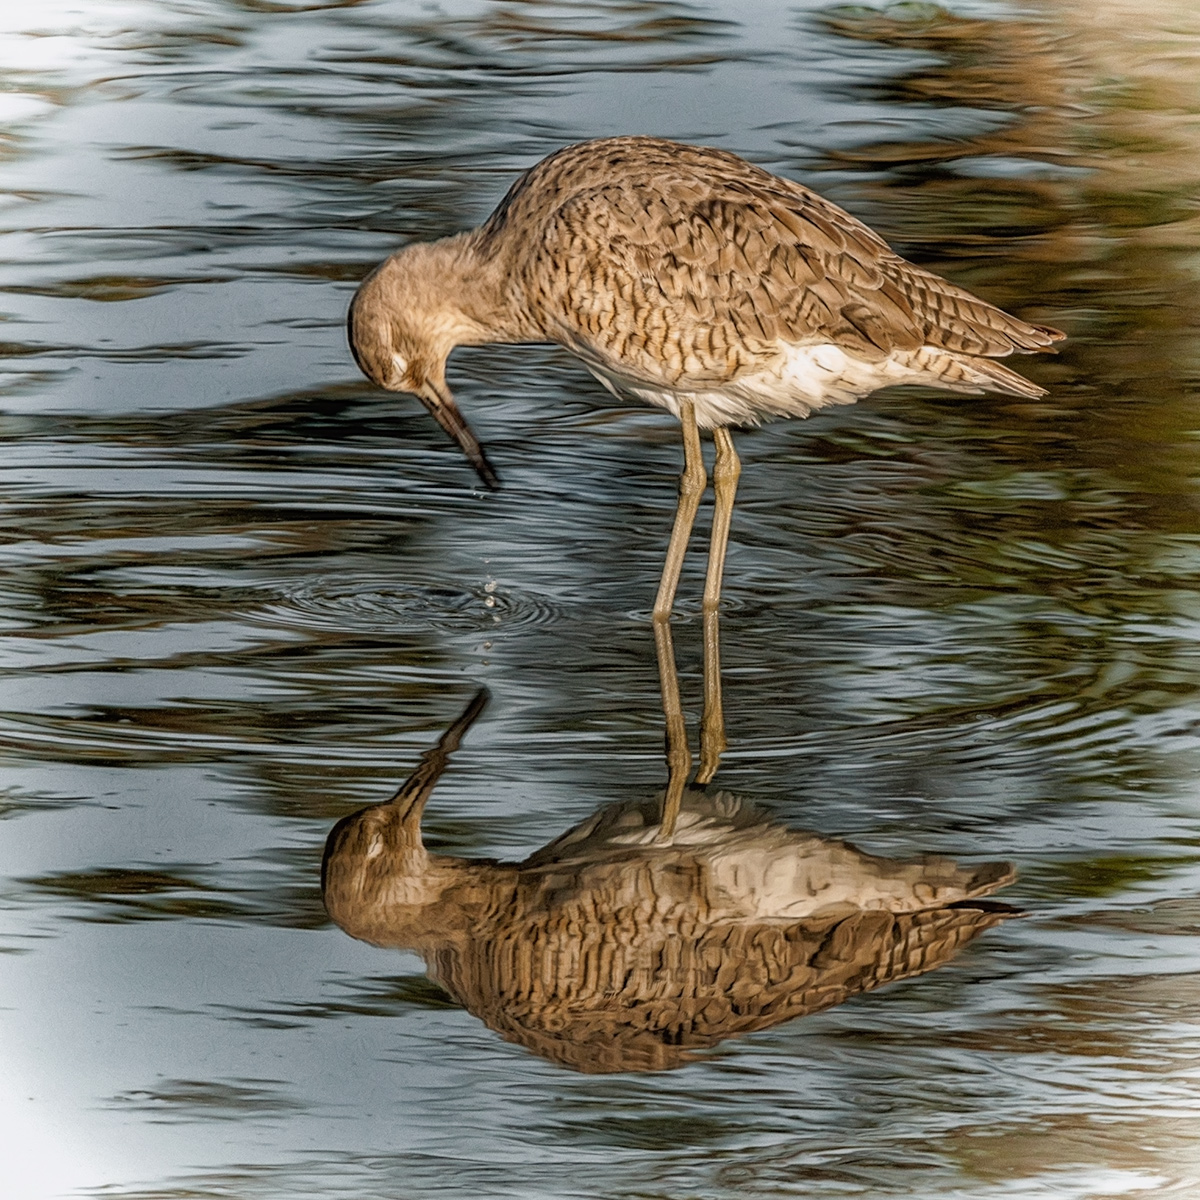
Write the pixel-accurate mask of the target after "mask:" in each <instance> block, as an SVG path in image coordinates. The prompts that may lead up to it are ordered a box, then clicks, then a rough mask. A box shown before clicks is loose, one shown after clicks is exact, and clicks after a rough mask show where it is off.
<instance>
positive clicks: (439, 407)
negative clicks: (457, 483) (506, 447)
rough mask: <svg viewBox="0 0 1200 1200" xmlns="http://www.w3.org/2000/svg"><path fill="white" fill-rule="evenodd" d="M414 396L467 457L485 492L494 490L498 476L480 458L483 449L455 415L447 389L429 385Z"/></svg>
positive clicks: (462, 417) (490, 466)
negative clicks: (482, 483)
mask: <svg viewBox="0 0 1200 1200" xmlns="http://www.w3.org/2000/svg"><path fill="white" fill-rule="evenodd" d="M417 395H418V396H419V397H420V399H421V403H422V404H424V405H425V407H426V408H427V409H429V412H430V415H431V416H432V417H433V419H434V420H435V421H436V422H437V423H438V424H439V425H440V426H441V427H442V428H443V429H444V430H445V431H446V432H447V433H448V434H449V435H450V436H451V437H452V438H453V439H454V440H455V441H456V442H457V443H458V444H459V446H461V447H462V452H463V453H464V454H465V455H466V456H467V459H468V461H469V462H470V464H471V466H473V467H474V468H475V472H476V474H477V475H478V476H479V478H480V479H482V480H483V482H484V483H485V484H486V485H487V486H488V487H489V488H492V489H495V488H498V487H499V486H500V476H499V475H497V474H496V472H495V471H494V470H493V469H492V464H491V463H490V462H488V460H487V455H486V454H484V452H483V447H482V446H481V445H480V444H479V439H478V438H477V437H476V436H475V434H474V432H473V431H472V429H471V427H470V425H468V424H467V419H466V417H464V416H463V415H462V413H461V412H460V411H459V408H458V405H457V404H455V403H454V397H453V396H452V395H451V394H450V389H449V388H447V387H446V386H445V385H444V384H442V385H441V386H439V385H438V384H436V383H434V382H432V381H430V382H428V383H426V384H425V386H424V387H423V388H422V389H421V390H420V391H419V392H418V393H417Z"/></svg>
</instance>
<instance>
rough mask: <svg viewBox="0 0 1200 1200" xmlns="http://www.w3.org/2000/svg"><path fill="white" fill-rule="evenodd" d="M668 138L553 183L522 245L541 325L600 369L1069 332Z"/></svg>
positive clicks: (790, 190) (793, 187)
mask: <svg viewBox="0 0 1200 1200" xmlns="http://www.w3.org/2000/svg"><path fill="white" fill-rule="evenodd" d="M660 145H661V144H659V143H650V144H649V146H648V147H645V148H644V149H645V151H646V152H645V154H644V155H643V156H642V157H644V158H645V160H646V161H644V162H638V161H637V158H638V156H637V155H634V156H633V158H634V160H635V161H634V162H633V163H632V164H628V163H627V164H623V169H622V170H620V171H613V172H612V173H611V178H609V179H603V178H599V179H598V176H601V175H602V173H601V172H599V171H596V172H593V173H591V174H590V180H591V181H592V182H591V183H590V185H588V186H575V187H566V188H562V189H561V190H557V195H555V197H554V201H555V202H554V203H552V204H550V205H548V206H544V207H543V208H542V211H541V214H540V220H539V221H538V225H539V226H540V228H539V229H538V230H537V236H536V237H534V238H532V239H531V241H530V244H528V245H527V248H526V250H525V252H524V255H523V266H524V270H523V272H522V274H523V275H524V280H523V282H524V287H525V291H526V293H527V295H528V296H529V297H530V300H531V303H532V305H533V306H534V307H535V308H536V309H537V310H538V313H539V316H540V318H541V320H542V321H543V323H544V324H545V325H546V327H548V328H551V329H553V330H554V331H555V333H556V334H557V335H558V336H559V338H560V339H561V340H563V341H564V342H565V343H566V344H567V345H569V346H570V347H571V348H572V349H574V350H576V351H577V352H578V353H581V354H582V355H583V356H584V357H585V358H587V357H592V358H594V359H595V360H596V362H597V364H598V365H600V366H608V367H613V368H616V369H618V370H620V371H621V372H623V373H625V374H629V375H632V376H634V377H636V378H642V379H645V380H646V381H647V382H651V383H667V384H669V385H679V384H681V383H683V384H688V385H695V384H703V383H709V384H713V383H721V382H726V381H729V380H731V379H734V378H737V377H738V376H739V375H741V374H744V373H748V372H752V371H754V370H757V369H761V366H762V364H763V362H764V361H766V360H769V359H771V358H773V357H774V356H775V355H776V354H777V353H778V343H779V342H781V341H782V342H787V343H797V344H810V345H811V344H817V343H823V342H834V343H836V344H838V345H840V346H842V347H843V348H844V349H846V350H848V351H851V352H854V353H858V354H861V355H863V356H864V357H867V358H873V359H879V358H883V357H885V356H886V355H888V354H890V353H891V352H892V351H893V350H914V349H916V348H918V347H920V346H933V347H937V348H939V349H946V350H951V351H955V352H959V353H966V354H971V355H982V356H987V357H1002V356H1004V355H1007V354H1011V353H1012V352H1013V351H1033V350H1041V349H1045V348H1046V347H1048V346H1050V345H1051V344H1052V343H1053V342H1055V341H1058V340H1059V339H1060V338H1061V337H1062V335H1061V334H1059V333H1058V332H1057V331H1056V330H1051V329H1047V328H1044V327H1042V326H1038V325H1030V324H1027V323H1026V322H1024V321H1021V320H1019V319H1017V318H1016V317H1012V316H1010V315H1008V314H1007V313H1005V312H1003V311H1002V310H1000V309H998V308H996V307H995V306H994V305H991V304H988V303H987V302H986V301H984V300H980V299H979V298H978V297H976V296H973V295H971V293H970V292H967V291H966V290H964V289H963V288H959V287H956V286H955V285H954V284H952V283H949V282H948V281H946V280H944V279H941V278H939V277H938V276H937V275H934V274H932V273H931V272H929V271H925V270H922V269H921V268H920V267H917V266H914V265H913V264H912V263H909V262H906V261H905V260H904V259H902V258H901V257H900V256H899V255H897V254H896V253H895V252H894V251H893V250H891V248H890V247H889V246H888V245H887V243H886V242H884V241H883V239H882V238H880V237H879V236H878V235H877V234H875V233H873V232H872V231H871V230H870V229H868V228H867V227H866V226H865V225H863V224H862V222H860V221H858V220H856V219H855V218H854V217H852V216H850V214H849V213H846V212H844V211H843V210H842V209H840V208H838V207H837V206H836V205H835V204H832V203H831V202H829V201H828V200H825V199H824V198H823V197H821V196H819V195H817V194H816V193H815V192H812V191H810V190H809V189H808V188H805V187H803V186H802V185H800V184H798V183H794V182H792V181H790V180H786V179H781V178H778V177H776V176H773V175H770V174H769V173H768V172H766V171H763V170H762V169H760V168H758V167H754V166H752V165H751V164H749V163H746V162H744V161H743V160H741V159H739V158H737V157H735V156H734V155H731V154H726V153H724V152H722V151H716V150H704V149H701V148H697V147H684V146H671V147H670V148H669V152H668V153H661V154H657V155H656V154H654V153H651V147H652V148H654V149H657V148H658V147H659V146H660ZM635 148H636V147H635ZM538 183H539V181H538V180H537V178H536V177H535V176H534V175H531V176H530V177H529V178H528V183H527V186H529V187H532V188H533V189H534V190H539V189H538ZM549 190H551V191H554V190H555V189H549ZM510 195H511V194H510ZM516 199H518V200H520V199H524V197H516Z"/></svg>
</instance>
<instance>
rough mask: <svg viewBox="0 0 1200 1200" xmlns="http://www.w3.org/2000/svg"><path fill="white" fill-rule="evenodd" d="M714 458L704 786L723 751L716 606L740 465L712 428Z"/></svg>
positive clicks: (724, 433)
mask: <svg viewBox="0 0 1200 1200" xmlns="http://www.w3.org/2000/svg"><path fill="white" fill-rule="evenodd" d="M713 443H714V444H715V445H716V448H717V456H716V459H715V460H714V462H713V494H714V497H715V502H714V505H713V526H712V542H711V545H710V547H709V551H708V574H707V576H706V577H705V580H704V717H703V719H702V721H701V725H700V769H699V770H698V771H697V772H696V782H697V783H699V784H705V783H708V782H709V781H710V780H711V779H712V777H713V776H714V775H715V774H716V773H717V767H718V766H720V764H721V753H722V751H724V749H725V744H726V743H725V715H724V712H723V710H722V708H721V645H720V616H719V613H720V605H721V576H722V573H723V572H724V569H725V549H726V547H727V546H728V544H729V524H730V521H731V519H732V517H733V498H734V496H735V495H736V494H737V484H738V476H739V475H741V473H742V464H741V462H740V461H739V460H738V456H737V451H736V450H734V448H733V438H732V437H730V435H729V430H728V429H719V428H718V429H714V430H713Z"/></svg>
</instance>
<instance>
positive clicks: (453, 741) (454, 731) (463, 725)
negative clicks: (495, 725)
mask: <svg viewBox="0 0 1200 1200" xmlns="http://www.w3.org/2000/svg"><path fill="white" fill-rule="evenodd" d="M488 698H489V692H488V690H487V688H480V689H479V691H477V692H476V693H475V695H474V696H473V697H472V698H471V701H470V703H469V704H468V705H467V707H466V708H464V709H463V711H462V712H461V713H460V714H459V716H458V719H457V720H456V721H455V722H454V724H453V725H451V726H450V728H449V729H447V730H446V732H445V733H443V734H442V736H441V737H440V738H439V739H438V744H437V745H436V746H434V747H433V749H432V750H426V751H425V753H424V754H422V755H421V764H420V766H418V767H417V769H416V770H415V771H414V772H413V773H412V774H411V775H410V776H409V777H408V778H407V779H406V780H405V781H404V783H403V784H401V786H400V790H399V791H398V792H397V793H396V794H395V795H394V796H393V797H392V798H391V800H389V801H388V803H389V804H394V805H395V806H396V808H397V809H398V810H399V813H400V818H399V819H400V821H401V823H402V824H403V825H404V826H405V828H406V831H407V833H408V835H409V840H410V842H411V844H412V845H414V846H420V845H421V814H422V812H424V810H425V801H426V800H428V799H429V796H430V793H431V792H432V791H433V788H434V785H435V784H436V783H437V781H438V780H439V779H440V778H441V777H442V772H443V771H445V769H446V767H447V766H448V765H449V763H450V755H451V754H453V753H454V751H455V750H457V749H458V746H459V743H460V742H461V741H462V739H463V734H465V733H466V732H467V730H468V729H470V728H471V726H472V725H474V724H475V721H476V718H478V716H479V714H480V713H481V712H483V710H484V709H485V708H486V707H487V702H488Z"/></svg>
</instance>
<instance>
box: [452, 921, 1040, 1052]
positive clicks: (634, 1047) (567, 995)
mask: <svg viewBox="0 0 1200 1200" xmlns="http://www.w3.org/2000/svg"><path fill="white" fill-rule="evenodd" d="M1017 912H1018V910H1017V909H1014V908H1011V907H1010V906H1008V905H1004V904H998V903H992V902H988V901H967V902H964V903H962V904H958V905H951V906H949V907H947V908H941V909H934V910H928V911H924V912H916V913H889V912H880V911H871V912H856V913H854V914H852V915H850V916H848V917H845V918H843V919H841V920H838V919H826V920H825V921H815V920H814V921H806V922H801V923H797V924H794V925H789V926H781V925H778V924H756V923H755V924H722V925H716V926H712V927H709V928H707V929H704V930H702V931H700V932H697V931H696V929H695V919H694V914H686V913H685V914H684V917H683V920H682V921H676V922H671V921H670V920H662V919H655V917H654V916H653V915H652V914H648V915H644V916H643V919H642V920H641V921H640V922H639V919H638V914H636V913H627V914H625V919H623V920H618V921H615V922H613V923H611V924H610V923H607V922H606V923H604V924H593V925H588V924H587V923H586V922H581V921H580V920H579V919H578V917H579V914H578V913H576V914H573V919H571V920H561V921H554V922H549V923H538V924H537V926H536V927H534V926H533V925H521V926H519V927H518V926H516V925H513V926H508V927H503V928H499V929H497V930H496V931H495V934H494V936H493V937H491V938H489V939H487V940H481V941H478V942H475V943H473V944H459V945H456V946H453V947H444V948H442V949H440V950H438V951H437V952H436V953H435V954H434V955H433V956H432V958H431V961H430V963H429V965H430V968H431V971H432V973H433V974H434V976H435V977H436V978H437V980H438V982H439V983H441V984H442V985H443V986H444V987H445V988H446V989H447V990H448V991H449V992H450V993H451V994H452V995H453V996H454V997H455V998H456V999H457V1000H458V1001H459V1002H460V1003H461V1004H463V1005H464V1006H465V1007H466V1008H467V1009H468V1010H469V1011H470V1012H472V1013H473V1014H474V1015H475V1016H477V1017H479V1018H480V1019H481V1020H482V1021H484V1022H485V1023H486V1024H487V1025H488V1026H490V1027H491V1028H492V1029H494V1030H496V1031H497V1032H498V1033H499V1034H501V1035H502V1036H503V1037H504V1038H506V1039H507V1040H509V1041H512V1042H517V1043H519V1044H520V1045H523V1046H525V1047H527V1048H528V1049H530V1050H532V1051H533V1052H534V1053H535V1054H539V1055H541V1056H542V1057H544V1058H548V1059H551V1060H553V1061H555V1062H558V1063H560V1064H562V1065H563V1066H567V1067H571V1068H572V1069H574V1070H578V1071H585V1072H588V1073H603V1072H609V1071H653V1070H664V1069H669V1068H671V1067H675V1066H679V1065H681V1064H682V1063H684V1062H686V1061H688V1060H689V1058H690V1057H692V1053H691V1052H693V1051H695V1050H700V1049H706V1048H709V1047H712V1046H715V1045H716V1044H717V1043H718V1042H720V1041H722V1040H723V1039H725V1038H728V1037H732V1036H735V1035H737V1034H743V1033H749V1032H752V1031H754V1030H758V1029H767V1028H769V1027H770V1026H772V1025H777V1024H779V1023H780V1022H781V1021H787V1020H791V1019H793V1018H795V1017H800V1016H805V1015H807V1014H809V1013H813V1012H818V1011H819V1010H821V1009H824V1008H830V1007H832V1006H833V1005H835V1004H841V1003H842V1002H843V1001H845V1000H848V999H849V998H850V997H851V996H855V995H858V994H859V993H860V992H866V991H870V990H871V989H872V988H876V987H880V986H881V985H882V984H885V983H891V982H893V981H894V980H897V979H905V978H907V977H909V976H912V975H920V974H922V973H923V972H925V971H929V970H932V969H933V968H935V967H938V966H940V965H942V964H943V963H945V962H947V961H949V960H950V959H951V958H952V957H953V956H954V955H955V954H956V953H957V952H958V951H959V950H960V949H961V948H962V947H963V946H965V945H966V944H967V943H968V942H970V941H971V940H972V939H974V938H975V937H977V936H978V935H979V934H980V933H982V932H983V931H984V930H985V929H988V928H990V927H991V926H993V925H997V924H999V923H1000V922H1001V921H1003V920H1005V919H1006V918H1008V917H1010V916H1013V915H1015V914H1016V913H1017ZM639 925H640V928H639Z"/></svg>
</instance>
